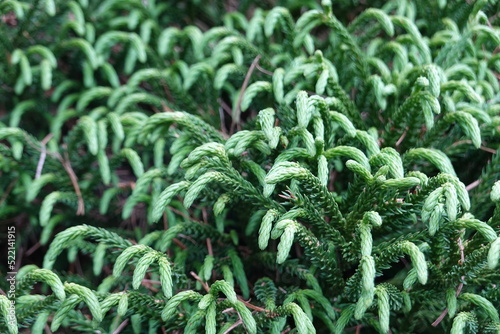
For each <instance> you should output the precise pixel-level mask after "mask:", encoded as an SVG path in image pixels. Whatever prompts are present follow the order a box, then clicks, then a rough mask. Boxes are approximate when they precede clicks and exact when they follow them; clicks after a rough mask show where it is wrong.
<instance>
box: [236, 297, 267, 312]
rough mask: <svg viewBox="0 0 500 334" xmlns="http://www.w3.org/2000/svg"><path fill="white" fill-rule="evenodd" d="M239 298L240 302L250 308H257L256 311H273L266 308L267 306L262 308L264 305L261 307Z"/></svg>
mask: <svg viewBox="0 0 500 334" xmlns="http://www.w3.org/2000/svg"><path fill="white" fill-rule="evenodd" d="M238 300H239V301H240V302H242V303H243V304H245V306H246V307H248V308H249V309H252V310H255V311H258V312H266V313H269V312H271V311H270V310H268V309H265V308H262V307H259V306H255V305H253V304H250V303H249V302H247V301H245V300H243V299H242V298H238Z"/></svg>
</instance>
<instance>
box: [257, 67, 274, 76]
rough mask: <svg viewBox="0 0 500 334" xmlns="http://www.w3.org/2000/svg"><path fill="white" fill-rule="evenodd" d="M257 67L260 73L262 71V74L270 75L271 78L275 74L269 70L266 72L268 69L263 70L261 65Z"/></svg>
mask: <svg viewBox="0 0 500 334" xmlns="http://www.w3.org/2000/svg"><path fill="white" fill-rule="evenodd" d="M255 67H256V68H257V69H258V70H259V71H261V72H262V73H264V74H267V75H270V76H273V74H274V73H273V72H271V71H268V70H266V69H263V68H262V67H260V65H259V64H257V65H256V66H255Z"/></svg>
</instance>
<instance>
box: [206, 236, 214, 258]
mask: <svg viewBox="0 0 500 334" xmlns="http://www.w3.org/2000/svg"><path fill="white" fill-rule="evenodd" d="M207 250H208V255H214V252H213V250H212V240H210V238H207Z"/></svg>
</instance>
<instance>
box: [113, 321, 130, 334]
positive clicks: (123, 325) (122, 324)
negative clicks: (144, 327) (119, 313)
mask: <svg viewBox="0 0 500 334" xmlns="http://www.w3.org/2000/svg"><path fill="white" fill-rule="evenodd" d="M127 325H128V318H127V319H125V320H123V322H122V323H121V324H120V326H118V327H116V329H115V330H114V331H113V334H119V333H121V331H122V330H123V329H124V328H125V327H126V326H127Z"/></svg>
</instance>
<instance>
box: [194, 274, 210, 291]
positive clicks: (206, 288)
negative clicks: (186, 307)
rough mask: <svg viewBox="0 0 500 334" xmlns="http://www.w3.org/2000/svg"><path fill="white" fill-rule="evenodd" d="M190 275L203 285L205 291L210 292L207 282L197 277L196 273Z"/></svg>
mask: <svg viewBox="0 0 500 334" xmlns="http://www.w3.org/2000/svg"><path fill="white" fill-rule="evenodd" d="M190 274H191V276H193V277H194V279H195V280H197V281H198V282H200V283H201V285H202V286H203V289H205V291H206V292H210V288H209V287H208V284H207V283H206V282H203V280H202V279H201V277H200V276H198V275H196V273H195V272H194V271H191V272H190Z"/></svg>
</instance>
